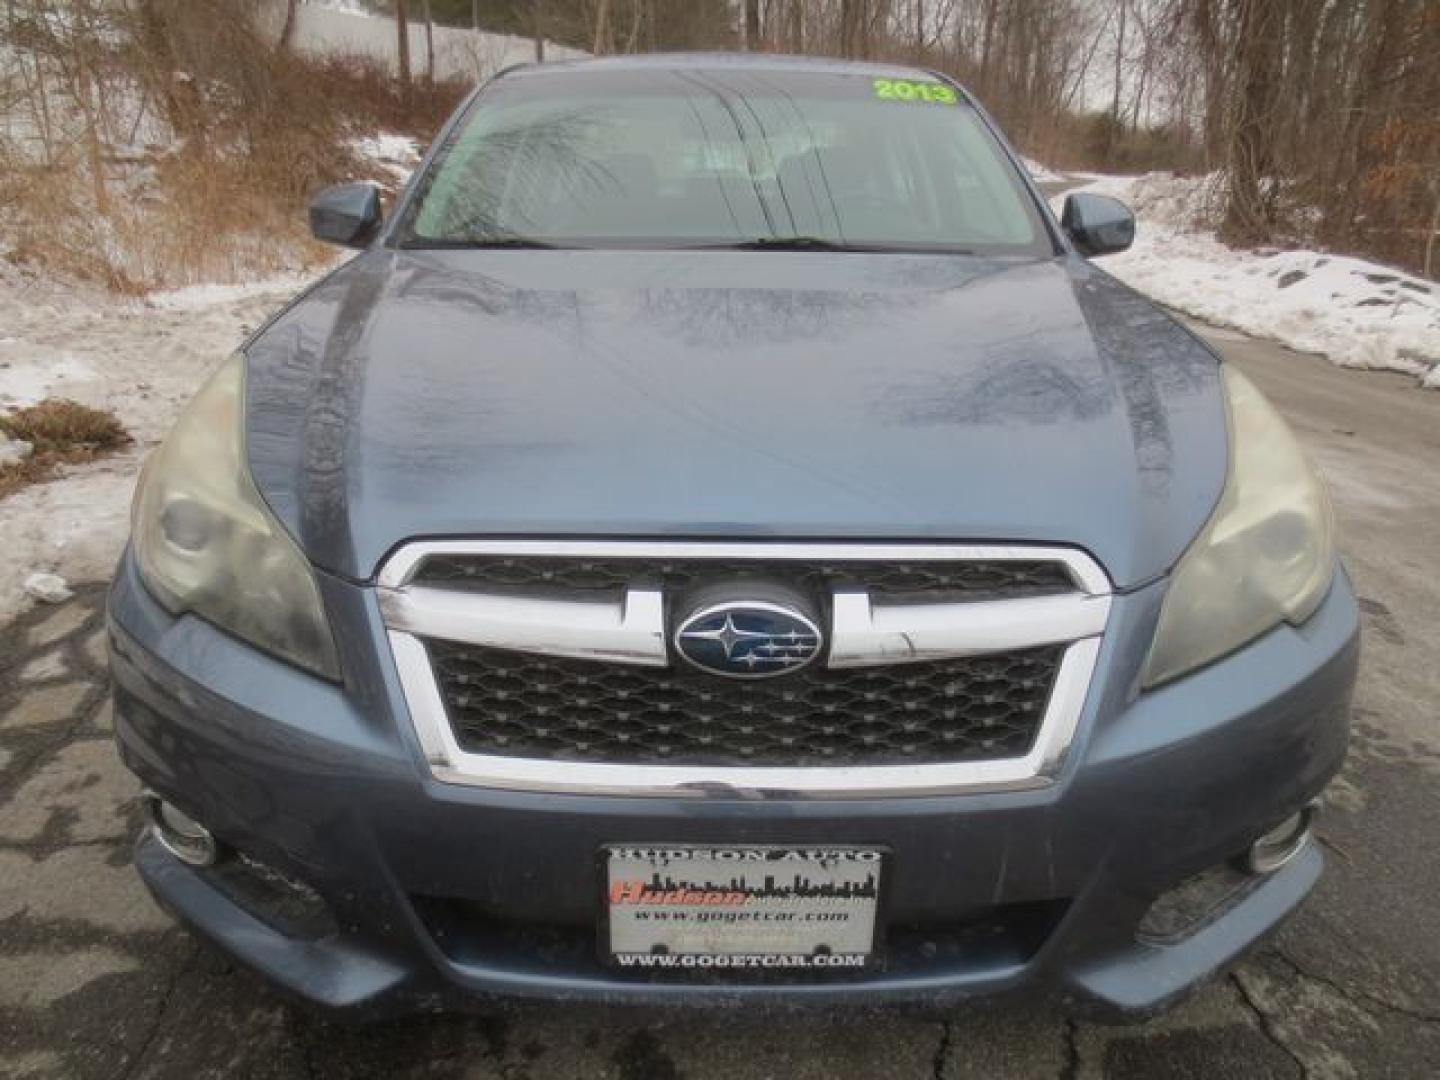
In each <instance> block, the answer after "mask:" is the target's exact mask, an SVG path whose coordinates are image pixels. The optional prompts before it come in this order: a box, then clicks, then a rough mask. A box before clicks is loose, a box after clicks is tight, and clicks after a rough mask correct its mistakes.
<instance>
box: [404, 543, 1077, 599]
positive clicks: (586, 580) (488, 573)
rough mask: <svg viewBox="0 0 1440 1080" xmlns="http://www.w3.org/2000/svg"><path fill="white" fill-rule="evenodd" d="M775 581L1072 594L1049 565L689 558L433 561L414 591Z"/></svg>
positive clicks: (826, 588) (985, 594)
mask: <svg viewBox="0 0 1440 1080" xmlns="http://www.w3.org/2000/svg"><path fill="white" fill-rule="evenodd" d="M754 580H765V581H776V582H783V583H786V584H789V585H791V586H793V587H797V588H800V589H803V590H805V591H807V592H811V593H828V592H830V591H831V590H832V589H835V588H855V589H864V590H867V591H869V592H871V593H873V594H875V595H877V596H883V597H886V598H890V599H895V598H901V597H912V598H916V599H923V600H924V601H925V602H926V603H940V602H943V601H945V600H954V599H984V598H993V597H999V596H1004V597H1020V596H1045V595H1053V594H1058V593H1067V592H1072V591H1073V590H1074V589H1075V582H1074V581H1073V580H1072V579H1071V577H1070V574H1069V572H1068V571H1067V570H1066V569H1065V566H1064V564H1063V563H1058V562H1055V561H1053V560H1042V559H1033V560H1020V559H1017V560H1014V561H1009V560H971V561H964V562H961V561H954V560H951V561H944V560H916V561H896V560H883V561H882V560H874V561H865V560H860V559H852V560H843V559H842V560H838V561H831V560H827V561H826V562H824V563H817V562H813V561H810V560H804V561H799V560H792V559H695V558H689V559H685V558H675V559H670V558H658V557H640V558H637V557H630V558H625V557H586V556H565V557H563V558H557V557H553V556H534V555H432V556H430V557H429V558H427V559H426V560H425V561H424V562H423V563H422V564H421V565H420V568H419V572H418V573H417V574H416V576H415V583H416V584H417V585H431V586H437V587H442V588H451V589H454V588H464V589H475V590H477V591H482V592H492V593H493V592H499V593H504V592H514V593H521V594H524V595H527V596H543V595H545V594H547V593H552V594H554V593H577V592H578V593H588V592H603V593H618V592H620V591H621V590H623V589H624V588H625V587H626V586H627V585H644V586H649V587H653V588H660V589H663V590H664V591H665V592H667V593H672V594H673V593H676V592H682V591H684V590H686V589H689V588H691V587H693V586H694V585H696V584H698V583H700V582H702V581H754Z"/></svg>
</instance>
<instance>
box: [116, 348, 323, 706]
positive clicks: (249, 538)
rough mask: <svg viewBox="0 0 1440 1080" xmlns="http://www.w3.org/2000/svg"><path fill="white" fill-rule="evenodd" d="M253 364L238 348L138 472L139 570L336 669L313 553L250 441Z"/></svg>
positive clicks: (156, 587)
mask: <svg viewBox="0 0 1440 1080" xmlns="http://www.w3.org/2000/svg"><path fill="white" fill-rule="evenodd" d="M244 389H245V366H244V360H243V358H242V357H241V356H240V355H238V354H237V355H235V356H232V357H231V358H230V359H229V360H228V361H226V362H225V364H224V366H223V367H221V368H220V370H219V371H217V372H216V373H215V374H214V376H212V377H211V379H210V381H209V382H207V383H206V384H205V386H204V388H203V389H201V391H200V393H199V394H197V395H196V396H195V399H194V400H193V401H192V402H191V403H190V404H189V405H188V406H187V407H186V409H185V411H184V412H183V413H182V414H181V415H180V419H179V421H178V422H177V423H176V424H175V427H174V429H173V430H172V431H171V432H170V434H169V436H168V437H167V438H166V439H165V442H164V443H163V444H161V446H160V448H159V449H158V450H156V451H155V453H154V454H153V455H151V458H150V460H149V462H147V463H146V466H145V471H144V473H143V474H142V475H141V477H140V486H139V488H138V490H137V491H136V493H135V502H134V505H133V507H132V510H131V533H132V542H133V544H134V549H135V557H136V561H137V563H138V565H139V568H140V576H141V577H142V579H143V580H144V582H145V584H146V586H147V587H148V588H149V589H150V591H151V592H152V593H154V595H155V597H156V599H158V600H159V601H160V602H161V603H162V604H163V605H164V606H165V607H166V608H167V609H169V610H170V611H171V612H172V613H174V614H177V615H178V614H180V613H181V612H186V611H189V612H193V613H194V614H196V615H199V616H200V617H201V618H204V619H208V620H209V621H210V622H213V623H215V624H216V625H217V626H220V627H222V628H224V629H225V630H228V631H230V632H231V633H232V634H235V635H236V636H237V637H241V638H244V639H245V640H246V641H248V642H250V643H251V644H252V645H255V646H256V647H258V648H260V649H263V650H265V651H266V652H269V653H273V654H274V655H276V656H278V657H281V658H282V659H285V660H288V661H290V662H291V663H293V664H297V665H299V666H300V667H303V668H306V669H307V670H309V671H313V672H314V673H316V674H317V675H321V676H323V677H325V678H328V679H338V678H339V671H340V667H339V663H338V661H337V660H336V656H335V642H334V639H333V638H332V637H331V634H330V626H329V623H328V622H327V621H326V618H325V609H324V606H323V604H322V603H321V601H320V592H319V589H318V588H317V587H316V584H315V578H314V575H313V574H312V573H311V570H310V564H309V563H308V562H307V561H306V559H305V556H304V555H303V554H302V553H301V552H300V549H299V548H298V547H297V546H296V545H295V542H294V541H293V540H292V539H291V538H290V536H289V534H287V533H286V532H285V530H284V529H283V528H282V527H281V526H280V523H279V522H277V521H276V520H275V518H274V517H273V516H272V515H271V514H270V511H269V509H268V508H267V507H266V506H265V503H264V500H262V499H261V497H260V493H259V492H258V491H257V490H256V489H255V485H254V483H253V482H252V481H251V479H250V470H249V468H248V467H247V466H246V463H245V451H244V400H245V396H244Z"/></svg>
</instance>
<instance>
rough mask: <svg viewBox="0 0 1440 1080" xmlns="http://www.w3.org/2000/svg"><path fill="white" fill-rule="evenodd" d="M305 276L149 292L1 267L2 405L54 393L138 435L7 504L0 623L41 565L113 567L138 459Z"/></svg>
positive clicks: (99, 572) (89, 573) (83, 575)
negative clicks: (121, 292)
mask: <svg viewBox="0 0 1440 1080" xmlns="http://www.w3.org/2000/svg"><path fill="white" fill-rule="evenodd" d="M302 283H303V280H302V279H300V278H296V277H285V278H277V279H272V280H270V281H266V282H261V283H257V284H254V285H244V286H216V285H210V286H198V287H196V288H191V289H181V290H178V291H176V292H172V293H159V294H156V295H154V296H152V297H151V298H150V299H149V300H148V301H143V300H126V299H121V298H117V297H115V296H113V295H110V294H107V293H103V292H100V291H91V290H87V289H84V288H83V287H78V286H67V285H61V284H58V283H55V282H52V281H47V280H43V279H38V280H37V279H26V278H23V277H21V276H19V275H18V274H17V273H14V272H13V271H9V270H5V269H3V268H0V326H3V327H4V328H5V329H4V336H3V337H0V412H6V411H9V410H11V409H14V408H18V407H20V406H23V405H27V404H31V403H33V402H35V401H38V400H40V399H41V398H44V397H67V398H73V399H74V400H76V401H79V402H81V403H82V404H85V405H90V406H92V407H94V408H99V409H111V410H113V411H114V412H115V414H116V415H117V416H119V417H120V419H121V422H122V423H123V424H124V425H125V427H126V430H128V431H129V432H130V434H131V435H132V436H134V438H135V444H134V445H133V446H131V447H130V448H128V449H127V450H126V451H125V452H123V453H121V454H118V455H116V456H114V457H110V458H106V459H105V460H103V461H98V462H94V463H93V464H90V465H83V466H75V467H70V468H66V469H65V470H64V471H63V472H62V473H61V476H62V477H63V479H60V480H56V481H52V482H49V483H44V484H35V485H32V486H31V487H28V488H24V489H23V490H21V491H18V492H16V493H15V494H13V495H11V496H9V497H8V498H6V499H5V500H4V502H0V551H3V552H5V559H4V561H3V562H0V620H4V619H6V618H9V617H10V616H12V615H14V614H16V613H17V612H18V611H20V610H21V609H22V608H23V607H25V606H26V605H27V604H28V603H29V599H28V598H27V596H26V593H25V580H26V579H27V578H28V577H30V576H31V575H32V574H34V573H36V572H52V573H58V574H60V575H61V576H63V577H64V578H66V579H68V580H70V581H99V580H103V579H105V578H108V577H109V576H110V573H111V571H112V570H113V569H114V567H115V560H116V559H117V558H118V557H119V555H120V550H121V548H122V547H123V546H124V543H125V537H126V534H127V532H128V528H129V507H130V494H131V491H132V490H133V488H134V485H135V476H136V473H137V472H138V470H139V466H140V462H141V461H142V460H143V459H144V457H145V455H146V454H147V453H148V452H149V451H150V450H151V449H152V448H153V447H154V446H155V444H156V443H158V442H159V440H160V439H161V437H163V436H164V434H165V432H166V431H168V430H169V428H170V425H171V423H173V421H174V419H175V415H176V414H177V413H178V412H179V411H180V408H181V407H182V406H183V405H184V404H185V402H187V401H188V400H189V399H190V397H191V396H192V395H193V394H194V393H195V390H196V388H197V387H198V386H199V385H200V383H201V381H202V380H204V378H205V377H206V376H207V375H208V374H209V373H210V372H211V371H212V370H214V368H215V366H216V365H217V364H219V363H220V362H221V361H222V360H223V359H224V358H225V357H226V356H228V355H229V354H230V352H231V351H232V350H234V349H235V347H236V346H237V345H239V344H240V343H241V341H242V340H244V337H245V335H246V334H247V333H248V332H249V331H250V330H252V329H254V328H255V327H257V326H259V325H260V323H261V321H262V320H263V319H265V318H266V317H267V316H268V315H269V314H270V312H272V311H273V310H275V309H276V308H278V307H279V306H280V305H281V304H283V303H284V302H285V301H286V300H288V299H289V297H290V296H291V295H292V294H293V293H294V292H295V291H296V289H297V288H298V287H299V286H300V285H301V284H302Z"/></svg>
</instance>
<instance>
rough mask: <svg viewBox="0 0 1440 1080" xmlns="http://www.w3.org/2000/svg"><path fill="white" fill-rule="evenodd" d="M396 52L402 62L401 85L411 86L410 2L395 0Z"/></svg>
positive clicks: (407, 0) (408, 0)
mask: <svg viewBox="0 0 1440 1080" xmlns="http://www.w3.org/2000/svg"><path fill="white" fill-rule="evenodd" d="M395 50H396V56H397V57H398V58H399V61H400V84H401V85H402V86H406V87H408V86H409V85H410V0H395Z"/></svg>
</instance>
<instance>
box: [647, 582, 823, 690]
mask: <svg viewBox="0 0 1440 1080" xmlns="http://www.w3.org/2000/svg"><path fill="white" fill-rule="evenodd" d="M820 644H821V635H820V627H819V626H817V625H816V624H815V622H814V620H812V619H811V618H809V616H807V615H806V614H805V613H804V612H802V611H800V610H798V609H796V608H793V607H789V606H787V605H782V604H773V603H769V602H766V601H761V600H734V601H729V602H727V603H723V604H707V605H706V606H704V607H701V608H699V609H698V610H696V611H692V612H691V613H690V614H689V615H687V616H686V617H685V618H684V619H683V620H681V622H680V625H679V627H678V629H676V631H675V649H676V651H677V652H679V654H680V655H681V656H683V657H684V658H685V659H686V660H687V661H689V662H690V663H691V664H694V665H695V666H696V667H698V668H700V669H702V670H704V671H708V672H710V673H712V674H714V675H727V676H729V677H730V678H733V679H763V678H766V677H768V676H771V675H784V674H786V673H788V672H791V671H798V670H799V669H800V668H803V667H804V666H805V665H806V664H808V663H810V662H811V661H812V660H814V659H815V658H816V657H817V656H819V655H820Z"/></svg>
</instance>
